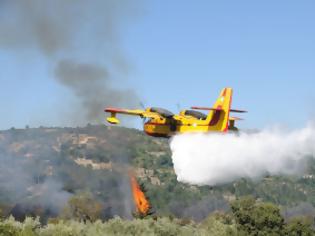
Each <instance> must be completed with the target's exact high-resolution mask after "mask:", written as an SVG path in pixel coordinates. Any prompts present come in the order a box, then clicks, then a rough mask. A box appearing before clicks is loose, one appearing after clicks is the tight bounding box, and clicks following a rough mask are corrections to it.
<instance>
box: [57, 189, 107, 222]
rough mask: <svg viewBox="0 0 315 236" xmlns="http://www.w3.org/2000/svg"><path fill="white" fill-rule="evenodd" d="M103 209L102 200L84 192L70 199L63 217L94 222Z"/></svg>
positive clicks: (62, 214)
mask: <svg viewBox="0 0 315 236" xmlns="http://www.w3.org/2000/svg"><path fill="white" fill-rule="evenodd" d="M102 211H103V205H102V203H101V202H99V201H97V200H95V199H94V198H93V197H92V195H91V194H90V193H83V194H80V195H75V196H73V197H72V198H70V199H69V201H68V205H67V206H66V207H65V208H64V209H63V212H62V213H61V218H65V219H75V220H79V221H81V220H82V221H92V222H94V221H96V220H97V219H99V218H100V217H101V214H102Z"/></svg>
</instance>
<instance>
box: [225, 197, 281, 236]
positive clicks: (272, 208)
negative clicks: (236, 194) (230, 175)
mask: <svg viewBox="0 0 315 236" xmlns="http://www.w3.org/2000/svg"><path fill="white" fill-rule="evenodd" d="M231 209H232V213H233V215H234V218H235V220H236V223H237V228H238V230H239V232H240V234H241V235H282V233H283V226H284V219H283V217H282V216H281V214H280V209H279V208H278V207H277V206H276V205H274V204H271V203H264V202H257V201H256V200H255V199H254V198H253V197H243V198H241V199H238V200H235V201H234V202H232V203H231Z"/></svg>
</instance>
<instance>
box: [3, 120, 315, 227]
mask: <svg viewBox="0 0 315 236" xmlns="http://www.w3.org/2000/svg"><path fill="white" fill-rule="evenodd" d="M0 150H1V152H0V160H1V163H2V164H1V166H0V209H1V214H2V215H3V216H4V217H7V216H9V215H10V214H12V215H14V217H15V218H16V219H18V220H23V219H24V218H25V216H26V215H31V216H36V215H38V216H40V217H41V221H42V222H45V221H47V219H48V218H55V217H60V216H62V217H63V218H69V219H70V218H71V219H72V218H74V219H75V218H78V219H80V217H81V216H82V214H81V213H80V212H79V213H78V212H77V211H76V210H77V209H79V210H81V211H84V212H88V214H86V216H85V217H86V219H87V220H93V219H103V220H106V219H109V218H112V217H114V216H116V215H118V216H120V217H122V218H132V212H133V211H134V206H133V202H132V199H131V193H130V187H129V179H128V175H127V172H128V170H130V168H131V167H132V169H133V171H134V172H135V174H136V176H137V179H138V180H139V182H140V183H142V184H143V186H144V187H145V190H146V195H147V196H148V197H149V199H150V202H151V205H152V206H153V210H154V212H155V215H160V216H169V215H174V216H176V217H180V218H189V219H193V220H195V221H197V222H198V221H201V220H203V219H205V218H206V217H207V216H208V215H209V214H210V213H211V212H214V211H223V212H227V211H229V209H230V202H231V201H233V200H235V199H237V198H239V197H242V196H246V195H252V196H254V197H255V198H257V199H258V200H259V201H267V202H272V203H274V204H276V205H278V206H279V207H281V209H282V214H283V215H284V216H285V217H292V216H295V215H309V216H313V217H314V216H315V208H314V206H315V177H314V176H315V161H314V159H312V158H310V159H309V161H308V170H307V173H305V175H304V176H299V177H298V176H296V177H292V176H266V177H265V178H264V179H262V180H257V181H252V180H247V179H240V180H239V181H236V182H233V183H230V184H226V185H222V186H202V187H200V186H191V185H187V184H183V183H179V182H177V180H176V175H175V173H174V171H173V168H172V160H171V152H170V149H169V144H168V140H166V139H157V138H151V137H148V136H146V135H144V134H143V133H142V132H140V131H138V130H135V129H128V128H120V127H107V126H104V125H101V126H95V125H88V126H86V127H78V128H55V127H51V128H45V127H41V128H26V129H14V128H12V129H10V130H6V131H1V132H0ZM231 158H233V157H231ZM73 209H76V210H73Z"/></svg>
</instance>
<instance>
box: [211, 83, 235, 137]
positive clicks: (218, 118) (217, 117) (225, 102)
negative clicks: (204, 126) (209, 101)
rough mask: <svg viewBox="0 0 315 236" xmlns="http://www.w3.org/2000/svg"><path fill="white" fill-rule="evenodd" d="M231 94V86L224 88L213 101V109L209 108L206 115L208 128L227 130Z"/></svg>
mask: <svg viewBox="0 0 315 236" xmlns="http://www.w3.org/2000/svg"><path fill="white" fill-rule="evenodd" d="M232 94H233V90H232V88H224V89H223V90H222V91H221V93H220V96H219V98H218V99H217V100H216V102H215V103H214V106H213V109H212V110H210V112H209V114H208V117H207V122H209V126H210V130H218V131H227V130H228V123H229V113H230V107H231V102H232Z"/></svg>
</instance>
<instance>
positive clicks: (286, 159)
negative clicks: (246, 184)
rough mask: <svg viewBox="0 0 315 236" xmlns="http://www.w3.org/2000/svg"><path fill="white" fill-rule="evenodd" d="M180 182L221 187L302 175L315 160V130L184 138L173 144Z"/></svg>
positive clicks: (193, 135) (175, 139) (190, 136)
mask: <svg viewBox="0 0 315 236" xmlns="http://www.w3.org/2000/svg"><path fill="white" fill-rule="evenodd" d="M170 146H171V150H172V159H173V164H174V169H175V172H176V175H177V179H178V181H181V182H186V183H190V184H198V185H217V184H223V183H228V182H231V181H234V180H237V179H239V178H243V177H244V178H251V179H259V178H261V177H263V176H264V175H266V174H269V175H279V174H284V175H298V174H302V173H303V171H304V170H305V167H306V157H310V156H313V157H314V156H315V126H314V125H308V126H306V127H305V128H302V129H299V130H294V131H290V132H283V131H280V129H276V128H273V129H265V130H262V131H260V132H257V133H244V132H240V133H238V134H231V133H228V134H214V133H208V134H201V133H199V134H182V135H176V136H174V137H173V138H172V140H171V142H170Z"/></svg>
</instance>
